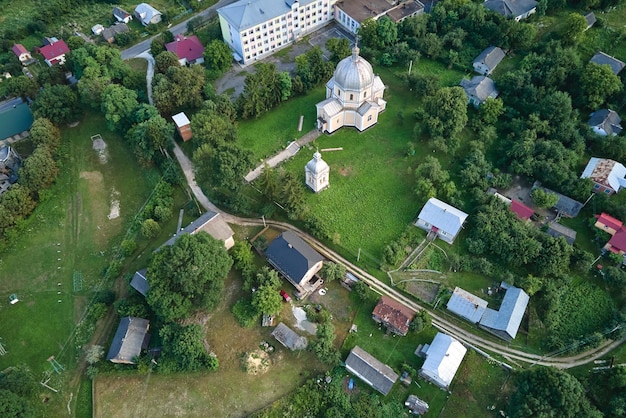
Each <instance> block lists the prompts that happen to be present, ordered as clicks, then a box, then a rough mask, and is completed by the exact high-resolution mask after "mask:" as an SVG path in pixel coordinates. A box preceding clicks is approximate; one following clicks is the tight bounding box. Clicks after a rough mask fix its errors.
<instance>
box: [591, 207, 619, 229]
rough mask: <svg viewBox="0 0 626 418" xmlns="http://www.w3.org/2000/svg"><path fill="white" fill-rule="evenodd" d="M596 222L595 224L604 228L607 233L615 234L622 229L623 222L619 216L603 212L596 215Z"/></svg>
mask: <svg viewBox="0 0 626 418" xmlns="http://www.w3.org/2000/svg"><path fill="white" fill-rule="evenodd" d="M595 217H596V219H597V220H596V223H595V224H594V225H593V226H595V227H596V228H598V229H601V230H603V231H604V232H606V233H607V234H610V235H615V233H616V232H617V231H619V230H620V229H622V226H623V223H622V221H620V220H619V219H617V218H614V217H612V216H611V215H609V214H607V213H604V212H602V213H601V214H600V215H595Z"/></svg>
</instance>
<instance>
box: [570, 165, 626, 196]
mask: <svg viewBox="0 0 626 418" xmlns="http://www.w3.org/2000/svg"><path fill="white" fill-rule="evenodd" d="M580 178H581V179H586V178H590V179H591V180H593V181H594V182H596V183H598V184H601V185H603V186H606V187H610V188H611V189H613V190H614V191H615V192H618V191H619V189H620V188H621V187H625V186H626V167H624V166H623V165H622V164H621V163H618V162H616V161H613V160H609V159H607V158H596V157H592V158H591V159H589V162H588V163H587V166H586V167H585V170H584V171H583V173H582V175H581V176H580Z"/></svg>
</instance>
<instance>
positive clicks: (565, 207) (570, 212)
mask: <svg viewBox="0 0 626 418" xmlns="http://www.w3.org/2000/svg"><path fill="white" fill-rule="evenodd" d="M581 178H584V177H583V176H581ZM537 187H539V188H541V189H543V191H545V192H547V193H554V194H555V195H557V197H558V198H559V200H558V201H557V202H556V205H554V206H553V207H554V209H555V210H556V211H557V212H561V214H563V215H565V216H567V217H569V218H575V217H576V216H578V213H580V210H581V209H582V208H583V204H582V203H580V202H579V201H577V200H574V199H572V198H571V197H567V196H565V195H563V194H561V193H558V192H555V191H554V190H551V189H548V188H547V187H543V186H541V183H539V182H538V181H536V182H535V183H534V184H533V187H532V190H534V189H535V188H537Z"/></svg>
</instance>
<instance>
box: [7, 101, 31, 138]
mask: <svg viewBox="0 0 626 418" xmlns="http://www.w3.org/2000/svg"><path fill="white" fill-rule="evenodd" d="M32 124H33V114H32V112H31V111H30V108H29V107H28V105H27V104H26V103H24V102H23V101H21V100H19V102H18V101H13V103H10V104H9V105H7V106H0V140H1V139H5V138H8V137H10V136H13V135H16V134H19V133H21V132H24V131H27V130H29V129H30V127H31V126H32Z"/></svg>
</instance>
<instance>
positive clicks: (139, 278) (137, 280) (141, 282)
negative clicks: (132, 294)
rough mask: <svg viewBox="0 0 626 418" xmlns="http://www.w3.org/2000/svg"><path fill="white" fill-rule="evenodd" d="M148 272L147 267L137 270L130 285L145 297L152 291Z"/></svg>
mask: <svg viewBox="0 0 626 418" xmlns="http://www.w3.org/2000/svg"><path fill="white" fill-rule="evenodd" d="M146 274H147V270H146V269H141V270H138V271H136V272H135V275H134V276H133V278H132V280H131V281H130V287H132V288H133V289H135V290H136V291H137V292H139V293H141V294H142V295H143V296H144V297H147V296H148V292H149V291H150V284H149V283H148V278H147V277H146Z"/></svg>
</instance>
